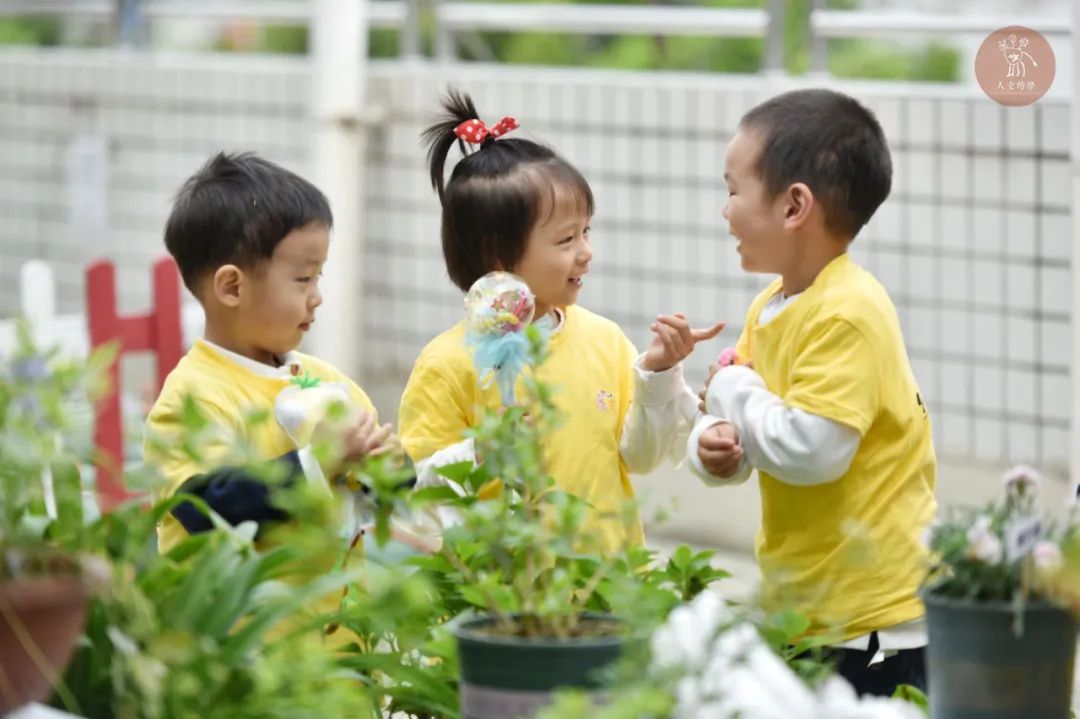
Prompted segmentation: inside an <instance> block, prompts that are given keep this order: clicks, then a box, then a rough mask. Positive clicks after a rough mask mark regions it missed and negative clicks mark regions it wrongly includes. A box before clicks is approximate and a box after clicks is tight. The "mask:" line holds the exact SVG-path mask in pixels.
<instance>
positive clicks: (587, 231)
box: [582, 227, 592, 237]
mask: <svg viewBox="0 0 1080 719" xmlns="http://www.w3.org/2000/svg"><path fill="white" fill-rule="evenodd" d="M590 232H592V228H591V227H586V228H585V232H584V233H582V234H584V235H585V236H586V237H588V236H589V233H590Z"/></svg>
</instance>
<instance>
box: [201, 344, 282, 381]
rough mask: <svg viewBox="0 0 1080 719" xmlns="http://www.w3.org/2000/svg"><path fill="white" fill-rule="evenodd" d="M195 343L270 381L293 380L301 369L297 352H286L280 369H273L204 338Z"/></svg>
mask: <svg viewBox="0 0 1080 719" xmlns="http://www.w3.org/2000/svg"><path fill="white" fill-rule="evenodd" d="M195 342H196V343H197V344H202V345H205V346H206V348H207V349H209V350H211V351H212V352H214V353H216V354H218V355H220V356H221V357H222V358H224V359H227V360H229V361H230V362H232V363H233V364H236V365H239V366H240V367H242V368H244V369H246V370H247V371H249V372H251V373H252V374H256V375H259V376H260V377H267V378H270V379H292V377H293V375H294V374H296V372H297V371H298V370H299V369H300V364H301V363H300V353H299V352H296V351H290V352H286V353H285V354H284V355H283V356H282V357H281V358H280V359H281V365H280V366H279V367H271V366H270V365H268V364H263V363H262V362H256V361H255V360H253V359H251V358H250V357H245V356H244V355H242V354H239V353H237V352H233V351H232V350H227V349H225V348H224V347H221V346H220V345H216V344H214V343H213V342H211V341H210V340H207V339H204V338H202V337H199V338H198V339H196V340H195Z"/></svg>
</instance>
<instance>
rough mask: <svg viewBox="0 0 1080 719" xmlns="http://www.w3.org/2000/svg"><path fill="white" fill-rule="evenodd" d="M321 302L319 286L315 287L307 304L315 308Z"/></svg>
mask: <svg viewBox="0 0 1080 719" xmlns="http://www.w3.org/2000/svg"><path fill="white" fill-rule="evenodd" d="M321 304H322V292H320V291H319V288H318V287H316V288H315V291H314V292H312V293H311V298H310V299H309V300H308V305H310V306H311V309H315V308H316V307H318V306H319V305H321Z"/></svg>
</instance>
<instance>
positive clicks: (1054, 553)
mask: <svg viewBox="0 0 1080 719" xmlns="http://www.w3.org/2000/svg"><path fill="white" fill-rule="evenodd" d="M1031 557H1032V559H1033V560H1034V561H1035V566H1036V567H1037V568H1039V569H1041V570H1043V571H1047V572H1053V571H1056V570H1058V569H1060V568H1061V564H1062V561H1063V557H1062V555H1061V549H1060V548H1059V547H1058V546H1057V545H1056V544H1054V543H1053V542H1039V543H1038V544H1036V545H1035V548H1034V549H1032V550H1031Z"/></svg>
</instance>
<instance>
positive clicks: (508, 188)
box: [423, 90, 595, 292]
mask: <svg viewBox="0 0 1080 719" xmlns="http://www.w3.org/2000/svg"><path fill="white" fill-rule="evenodd" d="M442 107H443V110H444V111H445V114H444V115H443V116H441V117H439V118H438V120H437V121H436V122H435V123H434V124H432V125H431V126H430V127H428V128H427V130H425V131H424V133H423V141H424V144H425V145H426V146H427V153H428V164H429V169H430V171H431V185H432V187H433V188H434V189H435V191H436V192H437V193H438V195H439V200H440V202H442V249H443V258H444V260H445V261H446V270H447V272H448V273H449V275H450V279H451V280H452V281H453V283H454V284H455V285H457V286H458V287H459V288H461V290H462V291H463V292H467V291H468V290H469V288H470V287H471V286H472V284H473V283H474V282H475V281H476V280H478V279H479V278H481V277H483V276H484V275H485V274H487V273H488V272H491V271H492V270H495V269H500V268H501V269H505V270H511V269H513V268H514V266H516V265H517V263H518V262H519V261H520V260H521V258H522V256H524V254H525V245H526V242H527V241H528V238H529V233H530V232H531V231H532V229H533V227H535V226H536V224H537V222H538V221H540V219H541V218H540V214H541V211H542V209H543V208H545V207H547V208H548V209H549V212H553V211H554V210H555V208H556V206H557V204H558V202H559V201H560V200H561V199H563V198H564V197H565V196H566V195H563V193H566V194H567V195H569V198H570V199H571V200H572V201H574V202H577V203H579V205H580V206H581V207H582V209H583V210H584V211H585V212H586V214H587V215H589V216H591V215H592V214H593V211H594V208H595V205H594V202H593V194H592V189H590V187H589V183H588V182H586V181H585V178H584V177H583V176H582V174H581V173H580V172H578V170H577V169H576V168H575V167H574V166H573V165H571V164H570V163H569V162H567V161H566V160H564V159H563V158H561V157H559V155H557V154H556V153H555V151H554V150H552V149H551V148H549V147H545V146H543V145H540V144H538V143H536V142H533V141H531V140H525V139H522V138H516V137H515V138H505V137H504V138H499V139H498V140H492V139H491V138H488V139H486V140H485V141H484V142H483V143H482V144H481V146H480V147H479V149H477V150H475V151H473V152H467V151H466V147H465V143H464V142H463V141H462V140H460V139H459V138H458V137H457V136H456V135H455V134H454V130H455V128H457V127H458V125H460V124H461V123H463V122H467V121H469V120H474V119H479V115H478V113H477V112H476V106H475V105H474V104H473V101H472V98H470V97H469V96H468V95H466V94H462V93H459V92H457V91H455V90H450V91H449V92H448V93H447V95H446V97H445V98H444V99H443V102H442ZM455 142H457V144H458V147H459V148H460V150H461V152H462V154H464V155H465V157H464V158H463V159H462V160H461V161H460V162H458V163H457V164H456V165H455V166H454V169H453V171H452V172H451V173H450V179H449V180H448V181H446V182H445V184H444V181H443V178H444V176H445V171H446V170H445V168H446V157H447V155H448V154H449V153H450V148H451V147H453V146H454V143H455Z"/></svg>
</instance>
